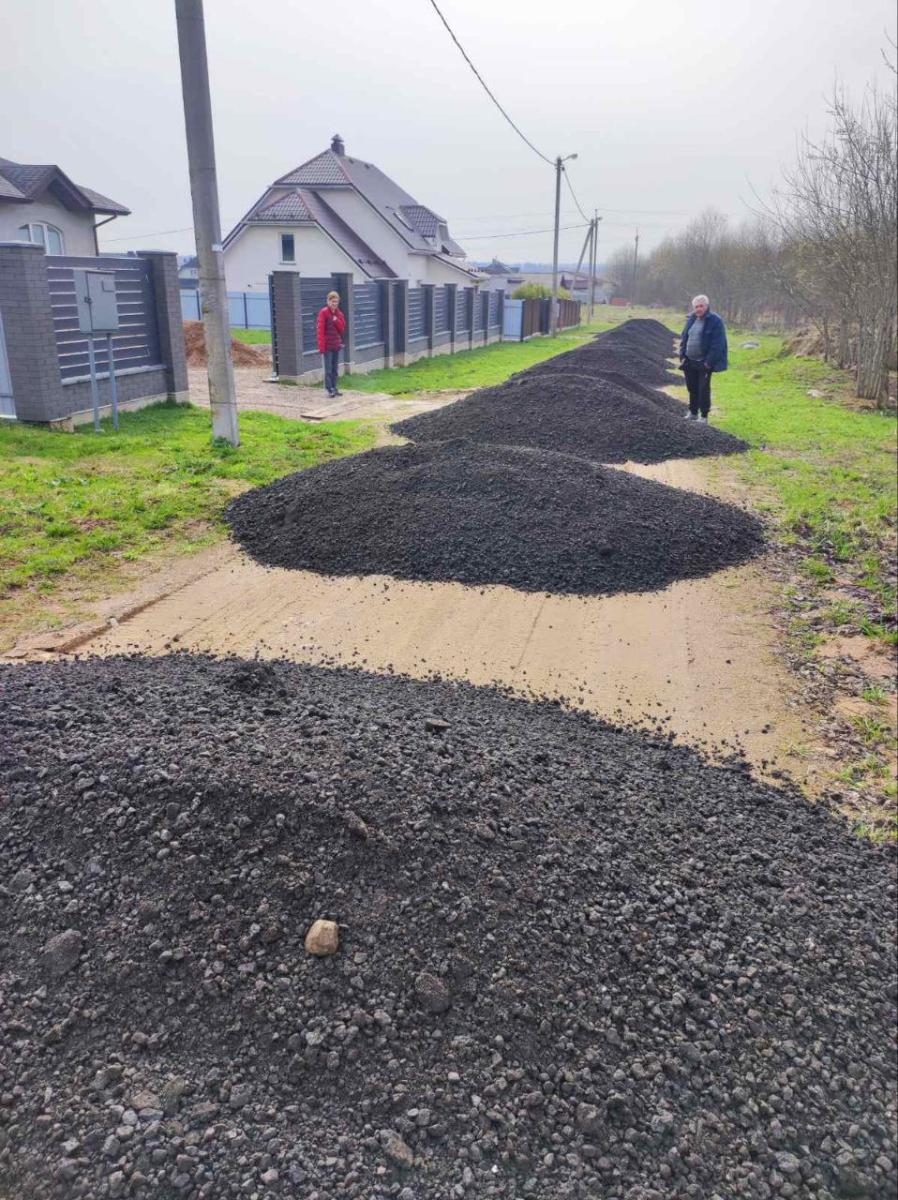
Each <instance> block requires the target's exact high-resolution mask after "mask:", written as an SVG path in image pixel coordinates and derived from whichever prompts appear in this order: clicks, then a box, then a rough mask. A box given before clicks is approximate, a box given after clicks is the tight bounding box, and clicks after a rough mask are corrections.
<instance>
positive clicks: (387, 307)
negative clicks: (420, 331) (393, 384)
mask: <svg viewBox="0 0 898 1200" xmlns="http://www.w3.org/2000/svg"><path fill="white" fill-rule="evenodd" d="M380 302H381V312H382V315H383V326H382V329H381V336H382V337H383V343H384V366H385V367H392V365H393V345H394V343H395V340H396V332H395V330H396V311H395V309H394V308H393V283H392V281H391V280H389V279H384V280H382V281H381V285H380Z"/></svg>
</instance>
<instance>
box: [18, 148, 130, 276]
mask: <svg viewBox="0 0 898 1200" xmlns="http://www.w3.org/2000/svg"><path fill="white" fill-rule="evenodd" d="M129 211H130V210H129V209H127V208H125V207H124V205H122V204H118V203H117V202H116V201H115V200H110V199H109V197H108V196H103V195H102V194H101V193H100V192H95V191H94V190H93V188H88V187H83V186H82V185H81V184H77V183H73V182H72V181H71V179H69V177H68V175H66V173H65V172H64V171H63V170H62V169H61V168H60V167H57V166H52V165H43V166H39V165H34V164H31V163H16V162H11V161H10V160H9V159H8V158H0V242H35V243H37V244H38V245H40V246H43V247H44V249H45V251H46V253H47V254H67V255H70V256H72V257H76V258H81V257H87V258H94V257H96V255H97V254H99V246H98V244H97V229H98V227H99V226H100V225H105V224H106V222H107V221H112V220H114V218H115V217H126V216H128V214H129ZM103 216H105V217H106V220H105V221H98V220H97V219H96V218H97V217H103Z"/></svg>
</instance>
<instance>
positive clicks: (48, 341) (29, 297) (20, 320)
mask: <svg viewBox="0 0 898 1200" xmlns="http://www.w3.org/2000/svg"><path fill="white" fill-rule="evenodd" d="M0 315H2V317H3V331H4V334H5V340H6V356H7V360H8V363H9V375H10V380H11V382H12V395H13V404H14V405H15V411H16V416H17V417H18V418H19V420H21V421H56V420H58V419H59V418H60V417H62V416H64V415H66V414H65V412H64V408H65V405H64V401H63V392H62V376H61V374H60V371H59V358H58V356H57V353H56V333H55V331H54V329H53V314H52V311H51V308H50V285H49V283H48V281H47V260H46V257H45V255H44V248H43V246H37V245H32V244H31V243H30V242H0Z"/></svg>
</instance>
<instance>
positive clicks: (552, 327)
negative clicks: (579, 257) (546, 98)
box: [549, 154, 577, 337]
mask: <svg viewBox="0 0 898 1200" xmlns="http://www.w3.org/2000/svg"><path fill="white" fill-rule="evenodd" d="M576 157H577V156H576V154H568V155H567V157H566V158H562V157H561V155H560V154H559V155H558V157H557V158H556V159H555V241H554V243H553V249H552V309H551V312H550V313H549V332H550V333H551V334H552V337H555V336H556V334H557V333H558V227H559V225H560V224H561V172H562V171H563V170H564V164H565V163H566V162H568V161H569V160H570V159H572V158H576Z"/></svg>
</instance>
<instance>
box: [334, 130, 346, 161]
mask: <svg viewBox="0 0 898 1200" xmlns="http://www.w3.org/2000/svg"><path fill="white" fill-rule="evenodd" d="M331 150H333V152H334V154H339V155H340V157H341V158H342V157H343V155H344V154H345V153H346V147H345V146H344V145H343V139H342V138H341V137H340V135H339V133H335V134H334V136H333V137H332V138H331Z"/></svg>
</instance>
